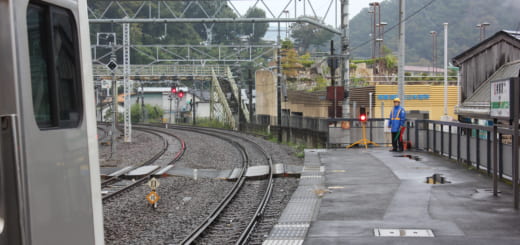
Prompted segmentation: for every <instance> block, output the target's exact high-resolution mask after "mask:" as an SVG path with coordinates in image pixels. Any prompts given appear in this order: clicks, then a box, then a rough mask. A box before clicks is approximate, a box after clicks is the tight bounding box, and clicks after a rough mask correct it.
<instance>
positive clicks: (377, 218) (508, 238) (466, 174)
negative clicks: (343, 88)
mask: <svg viewBox="0 0 520 245" xmlns="http://www.w3.org/2000/svg"><path fill="white" fill-rule="evenodd" d="M404 154H409V155H412V156H410V157H406V156H405V157H400V155H402V154H396V153H391V152H388V150H386V149H383V148H380V149H369V150H364V149H350V150H344V149H341V150H327V151H323V152H320V153H318V154H317V155H318V156H319V157H318V158H315V159H318V160H317V161H319V162H320V164H321V165H322V166H323V167H324V169H325V171H324V175H325V178H324V179H325V181H324V186H325V188H328V190H329V191H330V192H327V193H325V194H324V195H323V197H322V198H321V202H320V204H319V211H318V212H317V215H316V217H315V218H314V219H313V220H312V222H311V224H310V228H309V230H308V232H307V235H306V238H305V241H304V244H487V245H489V244H520V212H519V211H517V210H515V209H513V200H512V199H513V197H512V187H511V186H510V185H506V184H504V183H500V185H499V189H500V191H501V193H500V195H499V196H498V197H494V196H493V194H492V192H491V188H492V179H491V178H490V177H488V176H486V175H485V174H481V173H479V172H477V171H475V170H469V169H467V168H466V167H465V166H463V165H458V164H457V163H456V162H454V161H451V160H447V159H445V158H441V157H438V156H435V155H432V154H429V153H416V152H405V153H404ZM433 174H442V175H443V176H444V177H445V179H446V181H448V182H451V183H446V184H435V185H434V184H427V183H426V177H427V176H432V175H433ZM375 229H391V231H395V232H390V233H391V234H387V233H386V232H385V230H382V231H381V232H380V231H378V230H377V231H376V232H375ZM406 229H413V230H426V231H425V232H426V233H424V234H427V233H428V234H429V233H433V235H434V237H420V236H421V235H420V234H423V233H420V232H422V231H420V232H419V233H417V232H415V231H406ZM376 234H377V235H385V234H386V235H391V236H390V237H384V236H376ZM414 234H415V235H416V236H414ZM405 235H411V237H405Z"/></svg>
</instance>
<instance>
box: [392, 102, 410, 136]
mask: <svg viewBox="0 0 520 245" xmlns="http://www.w3.org/2000/svg"><path fill="white" fill-rule="evenodd" d="M405 123H406V111H405V110H404V108H403V107H401V106H400V105H398V106H394V109H393V110H392V112H390V121H389V122H388V127H390V128H391V131H392V133H397V132H399V129H400V128H401V127H404V126H405Z"/></svg>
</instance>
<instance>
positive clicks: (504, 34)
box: [452, 30, 520, 66]
mask: <svg viewBox="0 0 520 245" xmlns="http://www.w3.org/2000/svg"><path fill="white" fill-rule="evenodd" d="M499 37H501V38H499ZM504 39H507V40H510V41H512V44H514V45H515V46H517V47H518V48H519V49H520V31H509V30H501V31H499V32H497V33H495V34H494V35H493V36H491V37H489V38H487V39H485V40H483V41H481V42H479V43H477V44H476V45H475V46H473V47H471V48H469V49H467V50H466V51H464V52H462V53H461V54H459V55H457V56H455V57H454V58H453V59H452V60H453V64H454V65H456V66H460V64H461V63H464V61H465V60H467V59H469V58H471V57H473V56H475V55H477V54H479V53H481V52H482V51H484V50H485V49H487V48H488V47H489V46H492V45H493V44H495V43H496V42H497V41H498V40H504Z"/></svg>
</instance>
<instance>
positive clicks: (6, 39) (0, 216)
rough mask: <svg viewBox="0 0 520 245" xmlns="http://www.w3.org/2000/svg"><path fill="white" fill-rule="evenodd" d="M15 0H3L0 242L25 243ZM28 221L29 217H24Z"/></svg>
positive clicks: (0, 7) (0, 31) (0, 12)
mask: <svg viewBox="0 0 520 245" xmlns="http://www.w3.org/2000/svg"><path fill="white" fill-rule="evenodd" d="M13 5H14V1H5V0H0V64H2V65H0V74H1V75H0V85H1V88H0V244H25V243H27V238H28V237H27V236H26V235H23V234H26V232H27V231H28V229H27V227H26V226H25V224H27V223H26V222H25V221H24V219H25V218H27V216H26V210H27V206H26V205H23V203H24V202H23V201H24V197H25V191H24V186H23V185H22V184H21V183H23V181H24V178H23V174H22V173H23V169H22V165H21V159H20V156H21V155H20V151H19V150H20V145H19V142H18V139H19V138H18V136H19V130H18V129H19V125H20V124H19V115H18V113H17V103H16V100H17V97H16V83H15V81H16V62H15V50H14V43H15V38H14V31H13V30H14V26H15V25H14V14H13V9H14V6H13ZM25 220H26V219H25Z"/></svg>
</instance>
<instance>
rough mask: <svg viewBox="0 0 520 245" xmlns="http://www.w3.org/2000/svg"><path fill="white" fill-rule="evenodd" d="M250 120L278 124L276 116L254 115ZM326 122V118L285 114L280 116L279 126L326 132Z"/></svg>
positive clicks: (260, 123) (264, 123)
mask: <svg viewBox="0 0 520 245" xmlns="http://www.w3.org/2000/svg"><path fill="white" fill-rule="evenodd" d="M251 122H252V123H253V124H258V125H278V117H275V116H270V115H256V116H254V117H253V120H252V121H251ZM328 123H329V122H328V119H326V118H315V117H303V116H295V115H293V116H288V115H285V116H282V124H281V126H282V127H287V128H298V129H308V130H313V131H317V132H327V130H328Z"/></svg>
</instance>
